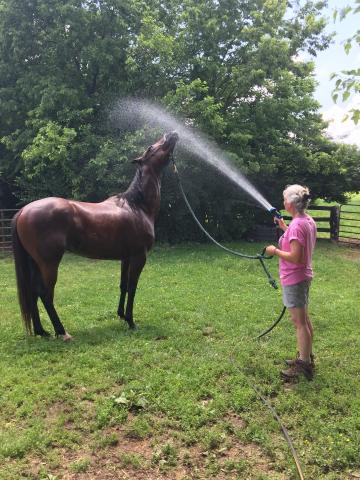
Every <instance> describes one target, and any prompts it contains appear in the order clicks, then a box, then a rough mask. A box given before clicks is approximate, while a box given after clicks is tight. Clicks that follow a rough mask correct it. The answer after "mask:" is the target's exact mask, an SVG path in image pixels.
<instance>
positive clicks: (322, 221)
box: [0, 204, 360, 253]
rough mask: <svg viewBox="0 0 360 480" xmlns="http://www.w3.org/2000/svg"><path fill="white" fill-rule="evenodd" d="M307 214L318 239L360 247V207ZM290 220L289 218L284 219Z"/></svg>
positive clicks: (10, 212) (5, 246)
mask: <svg viewBox="0 0 360 480" xmlns="http://www.w3.org/2000/svg"><path fill="white" fill-rule="evenodd" d="M16 212H17V210H16V209H6V210H0V253H7V252H8V253H10V252H11V250H12V247H11V219H12V217H13V216H14V215H15V213H16ZM309 214H310V215H311V216H312V217H313V218H314V220H315V221H316V224H317V227H318V229H317V230H318V237H319V238H325V239H330V240H333V241H336V242H338V241H339V242H342V243H351V244H354V245H359V246H360V205H354V204H349V205H340V206H334V207H326V206H319V207H316V206H314V207H311V208H310V209H309ZM284 218H285V220H291V217H287V216H285V217H284ZM275 236H276V233H275V229H274V228H271V227H269V226H261V227H259V228H258V229H257V232H255V234H254V235H253V236H252V239H253V240H256V241H275V240H276V238H275Z"/></svg>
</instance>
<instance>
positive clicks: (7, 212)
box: [0, 208, 18, 253]
mask: <svg viewBox="0 0 360 480" xmlns="http://www.w3.org/2000/svg"><path fill="white" fill-rule="evenodd" d="M17 211H18V210H17V209H14V208H5V209H2V210H0V253H11V252H12V245H11V220H12V218H13V216H14V215H15V213H16V212H17Z"/></svg>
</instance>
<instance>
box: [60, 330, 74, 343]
mask: <svg viewBox="0 0 360 480" xmlns="http://www.w3.org/2000/svg"><path fill="white" fill-rule="evenodd" d="M59 337H60V338H62V340H63V341H64V342H70V340H72V338H73V337H72V336H71V335H69V334H68V333H67V332H65V334H64V335H59Z"/></svg>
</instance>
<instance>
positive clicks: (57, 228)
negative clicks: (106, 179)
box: [12, 132, 179, 341]
mask: <svg viewBox="0 0 360 480" xmlns="http://www.w3.org/2000/svg"><path fill="white" fill-rule="evenodd" d="M178 138H179V136H178V134H177V133H176V132H170V133H167V134H165V135H164V136H163V137H161V138H160V139H159V140H158V141H157V142H156V143H155V144H153V145H151V146H150V147H148V148H147V150H146V151H145V152H144V153H143V155H142V156H141V157H139V158H137V159H135V160H133V162H134V163H136V165H137V169H136V173H135V176H134V178H133V180H132V182H131V184H130V186H129V187H128V189H127V190H126V191H125V192H124V193H119V194H117V195H114V196H111V197H109V198H107V199H106V200H104V201H102V202H99V203H90V202H80V201H75V200H67V199H64V198H57V197H48V198H43V199H41V200H36V201H34V202H31V203H29V204H28V205H26V206H24V207H23V208H22V209H21V210H20V211H19V212H18V213H17V214H16V215H15V216H14V218H13V220H12V241H13V253H14V260H15V272H16V279H17V289H18V299H19V304H20V310H21V314H22V319H23V323H24V325H25V330H26V332H27V333H28V334H30V335H31V334H33V335H39V336H41V337H49V336H50V333H49V332H47V331H46V330H44V328H43V326H42V324H41V321H40V316H39V309H38V300H39V298H40V299H41V301H42V303H43V305H44V307H45V310H46V312H47V314H48V316H49V318H50V320H51V323H52V325H53V328H54V330H55V335H56V337H60V338H62V339H63V340H64V341H67V340H71V338H72V337H71V335H70V334H69V333H67V332H66V331H65V329H64V326H63V324H62V323H61V321H60V318H59V316H58V314H57V311H56V309H55V307H54V290H55V285H56V281H57V276H58V267H59V264H60V261H61V259H62V257H63V255H64V253H65V251H70V252H73V253H75V254H79V255H82V256H85V257H88V258H94V259H108V260H120V261H121V279H120V300H119V305H118V310H117V313H118V315H119V317H120V318H123V319H124V320H125V321H126V322H127V324H128V326H129V328H130V329H135V328H136V324H135V322H134V319H133V306H134V298H135V293H136V288H137V283H138V280H139V277H140V274H141V272H142V270H143V268H144V265H145V263H146V256H147V252H148V251H149V250H150V249H151V247H152V246H153V244H154V241H155V233H154V223H155V218H156V216H157V213H158V211H159V208H160V186H161V173H162V171H163V169H164V168H165V167H166V166H167V165H168V164H169V162H170V158H171V155H172V152H173V150H174V147H175V145H176V142H177V140H178ZM126 297H127V302H126ZM125 302H126V309H125Z"/></svg>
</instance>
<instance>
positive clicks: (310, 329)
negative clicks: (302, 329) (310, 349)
mask: <svg viewBox="0 0 360 480" xmlns="http://www.w3.org/2000/svg"><path fill="white" fill-rule="evenodd" d="M305 312H306V323H307V326H308V329H309V331H310V335H311V342H312V341H313V340H314V329H313V326H312V323H311V320H310V317H309V310H308V306H307V305H306V306H305Z"/></svg>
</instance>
